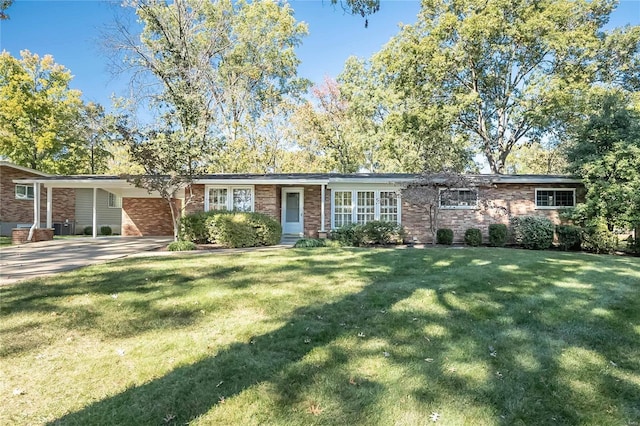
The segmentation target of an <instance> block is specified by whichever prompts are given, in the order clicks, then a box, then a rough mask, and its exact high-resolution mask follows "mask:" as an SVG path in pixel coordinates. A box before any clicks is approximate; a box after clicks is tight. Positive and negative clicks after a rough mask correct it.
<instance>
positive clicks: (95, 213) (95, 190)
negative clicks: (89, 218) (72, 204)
mask: <svg viewBox="0 0 640 426" xmlns="http://www.w3.org/2000/svg"><path fill="white" fill-rule="evenodd" d="M97 198H98V188H93V222H92V226H91V228H92V229H93V238H96V237H97V236H98V208H97V202H96V200H97Z"/></svg>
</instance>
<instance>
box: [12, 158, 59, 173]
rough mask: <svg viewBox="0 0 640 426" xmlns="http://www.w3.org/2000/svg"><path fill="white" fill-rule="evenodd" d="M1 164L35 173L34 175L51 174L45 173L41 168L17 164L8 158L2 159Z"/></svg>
mask: <svg viewBox="0 0 640 426" xmlns="http://www.w3.org/2000/svg"><path fill="white" fill-rule="evenodd" d="M0 166H4V167H11V168H12V169H16V170H21V171H23V172H27V173H33V174H34V175H38V176H51V175H50V174H48V173H43V172H41V171H39V170H35V169H30V168H29V167H24V166H18V165H17V164H13V163H12V162H10V161H7V160H0Z"/></svg>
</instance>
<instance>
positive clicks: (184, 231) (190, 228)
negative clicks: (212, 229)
mask: <svg viewBox="0 0 640 426" xmlns="http://www.w3.org/2000/svg"><path fill="white" fill-rule="evenodd" d="M214 213H215V212H204V211H202V212H196V213H190V214H188V215H185V216H183V217H182V218H181V219H180V231H179V232H178V238H179V239H180V240H184V241H192V242H194V243H196V244H205V243H207V242H208V238H209V234H208V231H207V226H206V223H205V222H206V220H207V218H208V217H209V216H211V215H212V214H214Z"/></svg>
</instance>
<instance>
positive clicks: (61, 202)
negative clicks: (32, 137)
mask: <svg viewBox="0 0 640 426" xmlns="http://www.w3.org/2000/svg"><path fill="white" fill-rule="evenodd" d="M33 177H39V175H36V174H35V173H30V172H27V171H23V170H18V169H14V168H13V167H8V166H0V200H1V202H0V222H16V223H33V200H18V199H16V189H15V188H16V184H15V183H14V182H13V180H14V179H28V178H33ZM52 203H53V206H52V220H53V222H64V221H65V220H67V219H68V220H69V221H70V222H73V221H74V220H75V205H76V192H75V189H72V188H54V189H53V193H52ZM40 221H41V225H42V226H45V225H46V221H47V189H46V188H44V187H42V186H41V188H40Z"/></svg>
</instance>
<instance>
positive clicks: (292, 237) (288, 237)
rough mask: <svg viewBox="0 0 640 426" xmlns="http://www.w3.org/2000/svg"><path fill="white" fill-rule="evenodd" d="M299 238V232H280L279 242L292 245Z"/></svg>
mask: <svg viewBox="0 0 640 426" xmlns="http://www.w3.org/2000/svg"><path fill="white" fill-rule="evenodd" d="M300 238H302V237H301V236H300V234H282V238H281V239H280V244H282V245H287V246H292V245H294V244H295V243H296V242H297V241H298V240H299V239H300Z"/></svg>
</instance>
